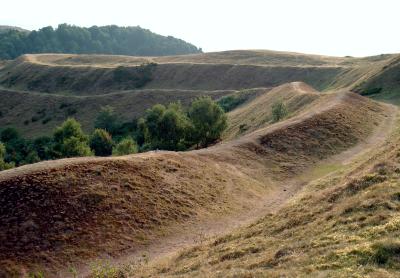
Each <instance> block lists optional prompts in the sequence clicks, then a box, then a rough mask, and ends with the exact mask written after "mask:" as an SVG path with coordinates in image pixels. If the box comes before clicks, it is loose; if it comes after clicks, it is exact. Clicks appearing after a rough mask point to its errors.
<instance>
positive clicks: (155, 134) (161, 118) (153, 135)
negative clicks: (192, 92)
mask: <svg viewBox="0 0 400 278" xmlns="http://www.w3.org/2000/svg"><path fill="white" fill-rule="evenodd" d="M226 127H227V118H226V115H225V113H224V111H223V110H222V108H221V107H220V106H219V105H218V104H217V103H216V102H214V101H213V100H212V99H211V98H210V97H201V98H198V99H196V100H194V101H193V102H192V104H191V106H190V108H189V110H188V111H187V112H185V111H184V109H183V108H182V106H181V104H180V103H171V104H169V105H168V107H165V106H164V105H160V104H157V105H155V106H153V108H151V109H148V110H147V111H146V115H145V117H144V118H142V119H140V120H139V123H138V128H139V130H140V131H141V134H142V137H141V138H140V140H141V141H143V142H144V146H145V147H147V148H150V149H164V150H185V149H187V148H188V147H190V146H192V145H197V146H200V145H201V146H203V147H207V146H208V145H209V144H210V143H213V142H215V141H216V140H217V139H219V138H220V136H221V134H222V132H223V131H224V130H225V128H226Z"/></svg>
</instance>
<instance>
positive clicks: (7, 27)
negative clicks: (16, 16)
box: [0, 25, 29, 34]
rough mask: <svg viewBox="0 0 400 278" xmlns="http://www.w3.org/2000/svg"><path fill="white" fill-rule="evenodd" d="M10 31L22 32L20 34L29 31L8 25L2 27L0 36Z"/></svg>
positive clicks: (0, 26)
mask: <svg viewBox="0 0 400 278" xmlns="http://www.w3.org/2000/svg"><path fill="white" fill-rule="evenodd" d="M10 30H14V31H20V32H26V33H28V32H29V31H28V30H26V29H22V28H20V27H16V26H8V25H0V34H1V33H7V32H8V31H10Z"/></svg>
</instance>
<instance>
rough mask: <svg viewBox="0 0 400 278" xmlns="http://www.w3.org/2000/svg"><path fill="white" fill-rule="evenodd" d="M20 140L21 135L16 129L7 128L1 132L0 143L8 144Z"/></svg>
mask: <svg viewBox="0 0 400 278" xmlns="http://www.w3.org/2000/svg"><path fill="white" fill-rule="evenodd" d="M19 138H20V136H19V133H18V131H17V130H16V129H15V128H13V127H7V128H6V129H4V130H3V131H2V132H1V136H0V141H2V142H4V143H8V142H10V141H13V140H17V139H19Z"/></svg>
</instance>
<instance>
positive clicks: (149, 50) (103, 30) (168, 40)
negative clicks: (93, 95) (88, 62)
mask: <svg viewBox="0 0 400 278" xmlns="http://www.w3.org/2000/svg"><path fill="white" fill-rule="evenodd" d="M199 52H201V49H199V48H197V47H196V46H194V45H192V44H190V43H187V42H185V41H183V40H180V39H177V38H174V37H171V36H168V37H165V36H161V35H158V34H155V33H153V32H151V31H149V30H147V29H143V28H141V27H118V26H115V25H110V26H101V27H98V26H92V27H90V28H84V27H78V26H73V25H68V24H60V25H58V27H57V28H56V29H54V28H53V27H51V26H48V27H44V28H42V29H39V30H38V31H31V32H27V31H23V30H22V31H21V30H18V29H15V28H10V29H9V30H8V31H6V32H5V31H4V30H3V32H0V59H14V58H16V57H18V56H20V55H22V54H26V53H76V54H117V55H134V56H163V55H179V54H191V53H199Z"/></svg>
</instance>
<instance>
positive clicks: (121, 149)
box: [112, 137, 138, 155]
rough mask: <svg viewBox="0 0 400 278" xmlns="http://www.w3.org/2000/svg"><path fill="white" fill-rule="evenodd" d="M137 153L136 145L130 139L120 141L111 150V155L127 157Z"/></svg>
mask: <svg viewBox="0 0 400 278" xmlns="http://www.w3.org/2000/svg"><path fill="white" fill-rule="evenodd" d="M137 152H138V145H137V143H136V142H135V141H134V140H133V139H132V138H131V137H127V138H125V139H122V140H121V142H119V143H118V144H117V145H116V146H115V147H114V149H113V152H112V153H113V155H127V154H134V153H137Z"/></svg>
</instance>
